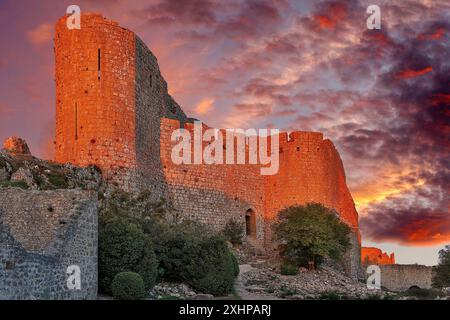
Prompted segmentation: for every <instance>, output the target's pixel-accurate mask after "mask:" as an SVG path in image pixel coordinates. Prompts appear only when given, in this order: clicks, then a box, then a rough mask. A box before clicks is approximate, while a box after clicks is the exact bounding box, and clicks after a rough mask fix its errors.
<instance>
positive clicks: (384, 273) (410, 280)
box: [380, 264, 433, 292]
mask: <svg viewBox="0 0 450 320" xmlns="http://www.w3.org/2000/svg"><path fill="white" fill-rule="evenodd" d="M380 269H381V286H382V287H384V288H386V289H388V290H391V291H397V292H399V291H405V290H408V289H409V288H411V287H419V288H421V289H430V288H431V283H432V277H433V267H427V266H422V265H414V264H408V265H406V264H405V265H402V264H394V265H383V266H380Z"/></svg>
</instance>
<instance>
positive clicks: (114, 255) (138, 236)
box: [98, 219, 157, 293]
mask: <svg viewBox="0 0 450 320" xmlns="http://www.w3.org/2000/svg"><path fill="white" fill-rule="evenodd" d="M98 246H99V287H100V290H101V291H103V292H107V293H109V292H110V285H111V283H112V280H113V278H114V276H115V275H116V274H117V273H120V272H125V271H129V270H131V271H133V272H136V273H139V274H140V275H141V276H142V278H143V279H144V283H145V287H146V288H147V289H151V288H152V287H153V286H154V284H155V282H156V277H157V260H156V256H155V253H154V251H153V244H152V242H151V240H150V238H149V237H148V236H146V235H145V234H144V232H143V231H142V229H141V228H140V226H138V225H136V224H133V223H130V222H129V221H126V220H122V219H114V220H109V221H107V222H106V223H102V224H100V228H99V245H98Z"/></svg>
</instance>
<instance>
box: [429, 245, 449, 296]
mask: <svg viewBox="0 0 450 320" xmlns="http://www.w3.org/2000/svg"><path fill="white" fill-rule="evenodd" d="M433 287H436V288H444V287H450V245H446V246H445V247H444V249H442V250H440V251H439V264H438V265H437V266H435V267H434V275H433Z"/></svg>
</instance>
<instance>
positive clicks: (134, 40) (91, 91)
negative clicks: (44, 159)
mask: <svg viewBox="0 0 450 320" xmlns="http://www.w3.org/2000/svg"><path fill="white" fill-rule="evenodd" d="M55 57H56V91H57V123H56V127H57V130H56V160H57V161H58V162H67V161H70V162H73V163H74V164H77V165H82V166H83V165H87V164H96V165H98V166H99V167H100V168H101V169H102V171H103V175H104V177H105V178H106V180H111V181H114V182H115V183H117V184H118V185H120V186H121V187H122V188H124V189H125V190H133V189H142V188H146V189H150V190H152V191H153V194H154V195H155V196H157V197H164V198H166V199H167V200H169V202H170V203H172V204H173V206H174V208H175V209H176V210H178V211H179V212H180V214H181V215H182V216H183V217H184V218H191V219H195V220H198V221H201V222H204V223H205V224H208V225H210V226H212V227H214V228H215V229H222V228H223V227H224V226H225V224H226V223H227V222H228V221H229V220H230V219H232V218H233V219H237V220H239V221H241V222H242V223H244V222H245V220H246V219H247V218H246V216H248V213H249V212H251V214H252V215H253V217H254V219H255V225H256V227H255V229H256V231H255V233H256V234H255V236H256V238H258V239H260V240H265V241H266V243H269V242H270V241H271V238H272V235H271V233H270V229H271V228H270V225H271V223H272V221H273V220H275V219H276V215H277V213H278V211H279V210H280V209H282V208H284V207H287V206H290V205H294V204H305V203H307V202H319V203H322V204H324V205H325V206H328V207H330V208H334V209H336V211H337V212H338V213H339V214H340V216H341V218H342V220H343V221H345V222H346V223H348V224H349V225H350V226H351V227H352V229H353V231H354V233H355V235H356V236H357V238H359V234H358V215H357V212H356V209H355V206H354V203H353V200H352V198H351V195H350V192H349V190H348V188H347V186H346V182H345V174H344V168H343V165H342V161H341V159H340V157H339V154H338V152H337V151H336V149H335V148H334V146H333V144H332V143H331V142H330V141H329V140H324V139H323V136H322V135H321V134H320V133H312V132H293V133H291V135H290V136H289V139H288V135H287V134H286V133H283V134H280V169H279V172H278V174H276V175H273V176H262V175H261V174H260V167H259V166H258V165H206V164H200V165H179V166H177V165H174V164H173V163H172V161H171V158H170V153H171V150H172V148H171V147H172V143H171V141H170V136H171V134H172V131H173V130H174V129H177V128H180V127H184V128H186V129H188V130H190V129H191V128H192V123H191V122H192V121H191V119H189V118H187V117H186V115H185V114H184V112H183V111H182V110H181V108H180V107H179V106H178V104H177V103H176V102H175V101H174V100H173V99H172V98H171V97H170V95H169V94H168V92H167V83H166V82H165V80H164V79H163V77H162V76H161V73H160V71H159V67H158V63H157V60H156V57H155V56H154V55H153V54H152V53H151V52H150V50H149V49H148V48H147V47H146V46H145V44H144V43H143V42H142V41H141V40H140V39H139V38H138V37H137V36H136V35H134V33H132V32H131V31H128V30H126V29H124V28H121V27H119V26H118V25H117V24H116V23H115V22H112V21H109V20H106V19H104V18H103V17H102V16H100V15H96V14H82V19H81V30H68V29H67V28H66V27H65V17H63V18H61V19H60V20H59V21H58V23H57V26H56V35H55ZM74 79H76V81H74ZM75 106H76V107H75ZM252 219H253V218H252ZM358 246H359V241H358ZM358 259H359V256H358Z"/></svg>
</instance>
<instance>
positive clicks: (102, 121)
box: [55, 13, 186, 193]
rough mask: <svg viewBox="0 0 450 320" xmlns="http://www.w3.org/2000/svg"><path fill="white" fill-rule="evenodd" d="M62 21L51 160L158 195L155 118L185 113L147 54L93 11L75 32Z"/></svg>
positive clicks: (131, 37)
mask: <svg viewBox="0 0 450 320" xmlns="http://www.w3.org/2000/svg"><path fill="white" fill-rule="evenodd" d="M66 20H67V16H65V17H62V18H61V19H59V21H58V22H57V24H56V31H55V61H56V62H55V65H56V71H55V79H56V155H55V157H56V161H57V162H71V163H74V164H77V165H81V166H84V165H90V164H95V165H97V166H99V167H100V168H101V169H102V171H103V174H104V176H105V177H106V178H108V179H111V180H112V181H115V182H117V183H119V184H120V185H121V186H123V187H124V188H125V189H133V188H136V187H139V185H141V184H146V185H154V186H155V187H156V188H158V189H161V190H159V191H160V192H159V193H161V192H162V189H163V187H162V186H161V185H160V184H161V183H160V182H161V181H162V180H163V179H162V172H161V165H160V157H159V119H160V118H161V117H163V116H164V117H169V118H177V119H179V120H181V121H183V120H185V118H186V116H185V115H184V113H183V112H182V111H181V109H180V107H179V106H178V105H177V104H176V103H175V101H174V100H173V99H172V98H171V97H170V96H169V95H168V93H167V83H166V82H165V81H164V79H163V78H162V77H161V74H160V71H159V67H158V64H157V61H156V58H155V56H154V55H153V54H152V53H151V52H150V50H149V49H148V48H147V47H146V46H145V44H144V43H143V42H142V41H141V40H140V39H139V38H138V37H137V36H136V35H135V34H134V33H133V32H131V31H129V30H127V29H125V28H122V27H120V26H119V25H118V24H117V23H116V22H113V21H110V20H107V19H105V18H103V17H102V16H101V15H99V14H89V13H86V14H82V16H81V29H68V28H67V26H66ZM152 182H154V183H153V184H152Z"/></svg>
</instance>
